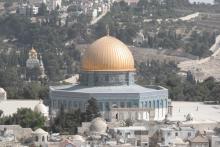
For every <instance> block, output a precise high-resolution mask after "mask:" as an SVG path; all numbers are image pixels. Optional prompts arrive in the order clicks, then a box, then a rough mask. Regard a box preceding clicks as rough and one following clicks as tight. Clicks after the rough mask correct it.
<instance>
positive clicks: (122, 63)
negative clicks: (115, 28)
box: [81, 36, 135, 71]
mask: <svg viewBox="0 0 220 147" xmlns="http://www.w3.org/2000/svg"><path fill="white" fill-rule="evenodd" d="M81 70H82V71H135V68H134V58H133V55H132V53H131V51H130V50H129V49H128V47H127V46H126V45H125V44H124V43H122V42H121V41H120V40H118V39H116V38H114V37H110V36H105V37H102V38H100V39H98V40H96V41H95V42H94V43H92V44H91V45H90V46H89V47H88V48H87V49H86V51H85V53H84V55H83V57H82V60H81Z"/></svg>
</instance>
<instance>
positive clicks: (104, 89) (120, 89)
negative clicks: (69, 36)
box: [50, 84, 165, 93]
mask: <svg viewBox="0 0 220 147" xmlns="http://www.w3.org/2000/svg"><path fill="white" fill-rule="evenodd" d="M50 88H51V89H52V90H57V91H65V92H76V93H143V92H152V91H158V90H164V89H165V88H163V87H159V86H157V87H153V86H152V87H149V88H146V87H142V86H139V85H136V84H135V85H129V86H128V85H121V86H94V87H86V86H80V85H65V86H51V87H50Z"/></svg>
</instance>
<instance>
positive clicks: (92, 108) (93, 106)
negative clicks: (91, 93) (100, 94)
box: [86, 97, 100, 121]
mask: <svg viewBox="0 0 220 147" xmlns="http://www.w3.org/2000/svg"><path fill="white" fill-rule="evenodd" d="M99 116H100V113H99V108H98V105H97V100H96V99H95V98H93V97H92V98H91V99H89V100H88V106H87V107H86V118H87V121H91V120H93V119H94V118H96V117H99Z"/></svg>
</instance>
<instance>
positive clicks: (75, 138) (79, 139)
mask: <svg viewBox="0 0 220 147" xmlns="http://www.w3.org/2000/svg"><path fill="white" fill-rule="evenodd" d="M72 140H73V141H81V142H85V139H84V138H83V137H82V136H80V135H73V137H72Z"/></svg>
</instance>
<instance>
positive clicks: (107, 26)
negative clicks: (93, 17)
mask: <svg viewBox="0 0 220 147" xmlns="http://www.w3.org/2000/svg"><path fill="white" fill-rule="evenodd" d="M109 32H110V31H109V25H108V24H107V25H106V33H107V36H109Z"/></svg>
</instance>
